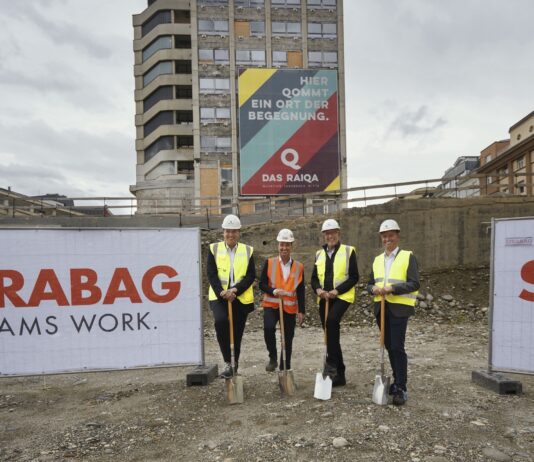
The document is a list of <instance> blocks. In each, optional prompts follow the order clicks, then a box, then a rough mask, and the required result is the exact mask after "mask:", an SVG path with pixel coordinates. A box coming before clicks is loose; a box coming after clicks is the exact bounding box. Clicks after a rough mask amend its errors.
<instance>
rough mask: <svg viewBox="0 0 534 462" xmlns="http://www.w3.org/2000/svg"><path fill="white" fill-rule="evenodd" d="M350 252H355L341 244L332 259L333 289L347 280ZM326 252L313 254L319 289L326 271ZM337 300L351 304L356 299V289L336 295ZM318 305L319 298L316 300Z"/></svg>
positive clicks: (321, 251) (353, 249)
mask: <svg viewBox="0 0 534 462" xmlns="http://www.w3.org/2000/svg"><path fill="white" fill-rule="evenodd" d="M352 252H356V249H355V248H354V247H352V246H350V245H344V244H341V245H340V246H339V249H338V251H337V253H336V256H335V257H334V281H333V282H334V288H336V287H337V286H339V285H340V284H342V283H343V282H345V281H346V280H347V279H348V278H349V260H350V255H351V253H352ZM326 258H327V254H326V250H325V249H321V250H318V251H317V253H316V254H315V266H316V267H317V277H318V278H319V282H320V284H321V287H324V277H325V271H326ZM337 298H340V299H341V300H345V301H346V302H349V303H353V302H354V299H355V298H356V288H355V287H351V288H350V290H348V291H347V292H345V293H343V294H341V295H338V296H337ZM317 303H319V298H317Z"/></svg>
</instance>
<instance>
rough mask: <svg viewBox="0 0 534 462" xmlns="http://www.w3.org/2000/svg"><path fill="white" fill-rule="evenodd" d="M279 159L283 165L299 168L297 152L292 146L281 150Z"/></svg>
mask: <svg viewBox="0 0 534 462" xmlns="http://www.w3.org/2000/svg"><path fill="white" fill-rule="evenodd" d="M280 160H281V161H282V163H283V164H284V165H287V166H288V167H290V168H292V169H293V170H300V165H299V164H298V162H299V153H298V152H297V151H295V150H294V149H292V148H287V149H284V150H283V151H282V154H281V155H280Z"/></svg>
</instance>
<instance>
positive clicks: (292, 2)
mask: <svg viewBox="0 0 534 462" xmlns="http://www.w3.org/2000/svg"><path fill="white" fill-rule="evenodd" d="M271 6H273V7H277V6H278V7H279V6H287V7H291V8H300V0H271Z"/></svg>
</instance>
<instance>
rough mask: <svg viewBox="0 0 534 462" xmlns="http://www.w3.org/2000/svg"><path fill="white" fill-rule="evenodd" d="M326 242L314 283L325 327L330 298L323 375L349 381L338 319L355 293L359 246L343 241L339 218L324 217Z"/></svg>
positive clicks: (340, 383)
mask: <svg viewBox="0 0 534 462" xmlns="http://www.w3.org/2000/svg"><path fill="white" fill-rule="evenodd" d="M321 232H322V234H323V238H324V241H325V244H324V245H323V247H322V248H321V249H320V250H318V251H317V252H316V254H315V266H314V267H313V274H312V278H311V286H312V289H313V291H314V292H315V293H316V294H317V297H318V300H319V315H320V317H321V323H322V325H323V329H324V328H325V305H326V300H328V301H329V310H328V317H327V321H326V333H327V335H326V339H327V347H326V348H327V359H326V365H325V370H324V371H323V374H324V375H329V376H330V378H331V379H332V386H334V387H337V386H343V385H345V384H346V379H345V364H344V362H343V353H342V351H341V344H340V335H339V330H340V329H339V323H340V321H341V318H342V317H343V315H344V314H345V311H347V309H348V307H349V305H350V304H351V303H353V302H354V299H355V296H356V289H355V286H356V283H357V282H358V279H359V274H358V263H357V261H356V250H355V249H354V247H351V246H349V245H345V244H341V242H340V240H339V239H340V233H341V232H340V228H339V224H338V222H337V221H336V220H333V219H331V218H330V219H328V220H325V222H324V223H323V225H322V227H321Z"/></svg>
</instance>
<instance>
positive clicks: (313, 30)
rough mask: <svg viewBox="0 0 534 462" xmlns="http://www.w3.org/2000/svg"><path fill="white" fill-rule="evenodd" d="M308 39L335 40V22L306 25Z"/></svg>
mask: <svg viewBox="0 0 534 462" xmlns="http://www.w3.org/2000/svg"><path fill="white" fill-rule="evenodd" d="M308 37H310V38H336V37H337V24H336V23H335V22H331V23H330V22H324V23H318V22H310V23H308Z"/></svg>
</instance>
